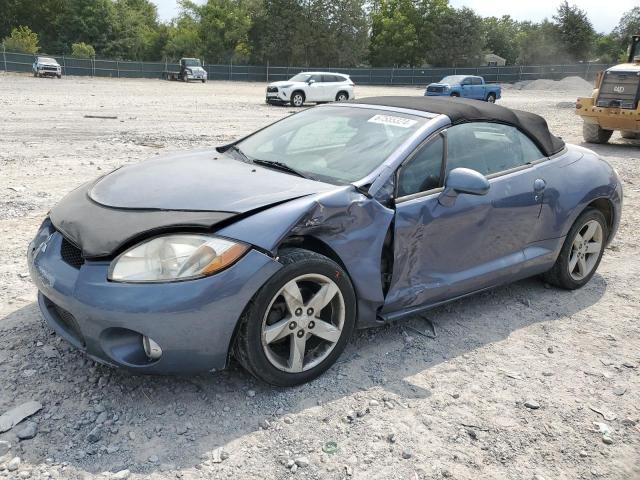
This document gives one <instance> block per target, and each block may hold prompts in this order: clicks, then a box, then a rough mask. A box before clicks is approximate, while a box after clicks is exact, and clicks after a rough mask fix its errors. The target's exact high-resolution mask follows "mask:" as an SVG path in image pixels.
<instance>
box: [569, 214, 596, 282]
mask: <svg viewBox="0 0 640 480" xmlns="http://www.w3.org/2000/svg"><path fill="white" fill-rule="evenodd" d="M603 237H604V235H603V232H602V226H601V225H600V223H599V222H597V221H596V220H589V221H588V222H587V223H585V224H584V225H583V226H582V228H580V230H578V233H576V236H575V238H574V239H573V244H572V246H571V253H570V254H569V275H570V276H571V278H573V279H574V280H582V279H583V278H584V277H586V276H587V275H589V274H590V273H591V271H592V270H593V269H594V267H595V265H596V263H598V258H599V256H600V251H601V250H602V242H603Z"/></svg>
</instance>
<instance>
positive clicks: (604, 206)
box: [578, 197, 614, 240]
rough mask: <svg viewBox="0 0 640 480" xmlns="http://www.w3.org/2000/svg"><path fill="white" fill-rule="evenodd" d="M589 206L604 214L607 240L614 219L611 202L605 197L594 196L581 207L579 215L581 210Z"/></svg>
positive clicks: (611, 231) (611, 230)
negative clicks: (594, 197)
mask: <svg viewBox="0 0 640 480" xmlns="http://www.w3.org/2000/svg"><path fill="white" fill-rule="evenodd" d="M589 208H593V209H595V210H598V211H599V212H600V213H602V215H604V218H605V220H606V221H607V240H609V238H610V237H611V234H612V233H613V221H614V213H613V209H614V206H613V202H612V201H611V200H610V199H609V198H607V197H600V198H596V199H595V200H592V201H591V202H590V203H589V204H587V205H586V206H585V207H584V208H583V209H582V211H581V212H580V215H581V214H582V212H584V211H586V210H587V209H589ZM580 215H578V216H580Z"/></svg>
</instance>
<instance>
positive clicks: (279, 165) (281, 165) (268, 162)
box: [253, 158, 313, 179]
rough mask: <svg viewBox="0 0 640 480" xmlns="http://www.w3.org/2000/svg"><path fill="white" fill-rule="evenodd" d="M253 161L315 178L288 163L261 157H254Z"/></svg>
mask: <svg viewBox="0 0 640 480" xmlns="http://www.w3.org/2000/svg"><path fill="white" fill-rule="evenodd" d="M253 163H255V164H256V165H263V166H265V167H270V168H275V169H278V170H282V171H283V172H288V173H293V174H294V175H297V176H299V177H302V178H311V179H313V178H312V177H310V176H309V175H305V174H304V173H302V172H300V171H298V170H296V169H295V168H293V167H290V166H289V165H287V164H286V163H282V162H275V161H273V160H260V159H259V158H256V159H254V160H253Z"/></svg>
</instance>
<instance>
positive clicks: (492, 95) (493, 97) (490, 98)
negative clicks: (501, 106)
mask: <svg viewBox="0 0 640 480" xmlns="http://www.w3.org/2000/svg"><path fill="white" fill-rule="evenodd" d="M487 102H488V103H496V94H495V93H490V94H489V95H487Z"/></svg>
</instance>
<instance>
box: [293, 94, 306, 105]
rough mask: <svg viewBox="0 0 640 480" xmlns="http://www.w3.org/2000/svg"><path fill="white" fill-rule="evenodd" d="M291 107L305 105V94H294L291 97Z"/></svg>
mask: <svg viewBox="0 0 640 480" xmlns="http://www.w3.org/2000/svg"><path fill="white" fill-rule="evenodd" d="M291 105H293V106H294V107H302V106H303V105H304V93H302V92H293V94H292V95H291Z"/></svg>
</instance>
